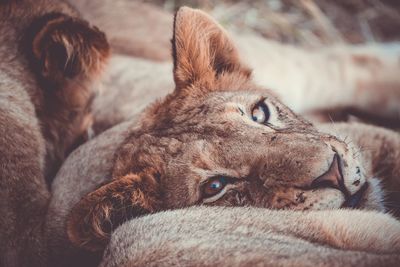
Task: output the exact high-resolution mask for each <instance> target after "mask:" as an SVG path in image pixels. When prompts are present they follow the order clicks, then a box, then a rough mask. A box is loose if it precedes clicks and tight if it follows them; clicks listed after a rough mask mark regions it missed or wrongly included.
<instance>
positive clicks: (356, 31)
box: [141, 0, 400, 47]
mask: <svg viewBox="0 0 400 267" xmlns="http://www.w3.org/2000/svg"><path fill="white" fill-rule="evenodd" d="M141 1H143V2H148V3H153V4H157V5H159V6H161V7H162V8H164V9H166V10H169V11H174V10H176V9H177V8H178V7H179V6H182V5H187V6H191V7H196V8H201V9H203V10H206V11H207V12H209V13H210V14H211V15H212V16H214V17H215V18H216V19H217V20H218V21H219V22H221V23H222V24H223V25H224V26H225V27H230V28H234V29H236V30H240V31H255V32H257V33H259V34H261V35H263V36H265V37H267V38H271V39H275V40H278V41H281V42H286V43H293V44H300V45H303V46H311V47H314V46H319V45H324V44H331V43H343V42H346V43H353V44H357V43H364V42H390V41H400V0H381V1H379V0H244V1H234V0H223V1H211V0H141Z"/></svg>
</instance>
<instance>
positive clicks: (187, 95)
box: [47, 8, 400, 260]
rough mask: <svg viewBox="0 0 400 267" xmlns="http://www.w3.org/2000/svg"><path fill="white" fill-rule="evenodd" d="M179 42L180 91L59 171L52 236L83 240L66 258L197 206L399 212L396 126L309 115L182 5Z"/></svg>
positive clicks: (209, 22) (176, 72) (175, 42)
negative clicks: (144, 219)
mask: <svg viewBox="0 0 400 267" xmlns="http://www.w3.org/2000/svg"><path fill="white" fill-rule="evenodd" d="M172 47H173V49H172V50H173V62H174V65H173V78H174V82H175V90H174V91H173V92H171V93H170V94H169V95H168V96H166V97H165V98H164V99H161V100H158V101H156V102H155V103H154V104H152V105H150V106H149V107H148V108H146V109H145V110H144V111H143V112H142V113H141V114H140V115H139V116H137V117H136V118H132V119H131V120H130V121H128V122H124V123H122V124H120V125H117V126H115V127H114V128H112V129H110V130H107V131H106V132H104V133H103V134H101V135H99V136H98V137H96V138H95V139H93V140H91V141H89V142H88V143H86V144H85V145H83V146H81V147H80V148H79V149H78V150H76V151H75V152H74V153H73V154H72V155H71V156H70V157H69V158H68V159H67V161H66V162H65V164H64V165H63V167H62V168H61V170H60V172H59V173H58V176H57V178H56V180H55V182H54V184H53V194H54V195H55V198H54V200H53V201H52V203H51V204H50V207H49V213H48V228H47V230H48V236H49V238H52V239H53V240H54V243H57V242H59V241H60V240H64V239H65V238H66V236H65V235H68V238H69V240H70V242H72V243H73V244H74V245H75V248H71V247H70V245H71V244H64V245H61V246H59V245H54V246H52V247H54V248H55V250H57V251H55V252H53V253H54V254H58V256H57V255H55V256H54V257H55V258H57V257H61V258H62V257H63V256H60V254H65V255H66V256H65V255H64V256H65V257H67V258H68V259H69V260H71V257H70V256H69V254H68V253H69V252H68V250H71V249H75V250H76V249H78V250H80V252H79V253H84V252H83V251H85V250H86V251H87V252H86V253H88V254H90V252H92V253H93V254H92V255H95V256H96V255H97V257H98V255H99V253H102V251H103V250H104V248H105V247H106V246H107V244H108V242H109V240H110V237H111V235H112V232H113V231H114V230H115V229H116V228H117V227H118V226H119V225H121V224H123V223H124V222H126V221H128V220H130V219H132V218H137V217H139V216H143V215H147V214H151V213H155V212H159V211H163V210H170V209H179V208H185V207H190V206H195V205H207V206H224V207H226V206H229V207H237V206H240V207H248V206H252V207H256V208H264V209H274V210H275V209H278V210H281V209H285V210H291V211H293V210H297V211H303V212H304V211H315V210H334V209H342V208H343V209H364V210H375V211H385V210H388V209H389V208H390V207H388V206H385V201H384V200H385V199H384V192H383V188H382V184H383V183H384V184H385V185H388V186H390V187H391V188H399V181H398V180H397V177H398V176H399V173H400V169H399V168H400V166H399V163H398V160H397V159H398V157H399V151H400V136H399V135H398V134H397V133H396V132H393V131H390V130H387V129H383V128H378V127H374V126H368V125H363V124H337V125H335V127H332V126H331V125H319V126H316V125H313V124H312V123H310V122H308V121H307V120H305V119H304V118H302V117H301V116H300V115H298V114H296V113H294V112H293V111H292V110H291V109H290V108H288V107H287V106H286V105H284V104H283V103H282V102H281V101H280V100H279V99H278V98H277V97H276V96H275V95H274V93H272V92H271V91H269V90H267V89H264V88H262V87H260V86H258V85H256V84H255V83H254V82H253V81H252V77H251V69H250V68H249V67H247V66H246V65H245V64H244V63H242V61H241V60H240V58H239V53H238V50H237V49H236V48H235V46H234V44H233V42H232V41H231V39H230V38H229V37H228V35H227V33H226V32H225V31H224V30H223V29H222V28H221V26H219V25H218V23H216V22H215V21H214V20H213V19H212V18H211V17H210V16H208V15H207V14H205V13H203V12H202V11H199V10H193V9H190V8H181V9H179V11H178V12H177V14H176V16H175V20H174V31H173V39H172ZM142 90H143V93H144V94H145V92H146V91H145V90H146V88H145V87H143V89H142ZM141 100H142V99H137V102H132V103H131V105H132V106H134V107H135V106H140V102H141ZM359 147H368V150H365V151H362V152H361V151H360V149H359ZM382 168H384V169H385V170H387V172H385V173H380V170H382ZM378 177H379V178H380V179H378ZM57 196H60V197H57ZM64 227H66V230H65V228H64ZM331 231H332V232H333V231H335V229H331ZM360 242H361V241H360ZM365 242H366V244H367V245H366V246H367V247H368V244H369V241H365ZM382 242H383V241H382ZM63 246H65V247H63ZM95 258H96V257H95Z"/></svg>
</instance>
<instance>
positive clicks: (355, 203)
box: [342, 182, 369, 209]
mask: <svg viewBox="0 0 400 267" xmlns="http://www.w3.org/2000/svg"><path fill="white" fill-rule="evenodd" d="M368 187H369V184H368V182H365V183H364V184H363V185H362V187H361V188H360V190H358V191H357V192H356V193H354V194H353V195H350V196H348V197H347V198H346V200H345V202H344V203H343V205H342V208H352V209H356V208H358V207H359V204H360V202H361V200H362V198H363V196H364V195H365V192H366V191H367V189H368Z"/></svg>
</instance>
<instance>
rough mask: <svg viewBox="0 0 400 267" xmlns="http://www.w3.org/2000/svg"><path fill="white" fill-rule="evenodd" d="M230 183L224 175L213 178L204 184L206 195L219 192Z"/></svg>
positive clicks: (209, 195)
mask: <svg viewBox="0 0 400 267" xmlns="http://www.w3.org/2000/svg"><path fill="white" fill-rule="evenodd" d="M227 184H228V180H227V179H226V178H225V177H223V176H218V177H214V178H211V179H210V180H208V181H207V182H206V183H205V184H204V185H203V194H204V196H205V197H212V196H215V195H216V194H218V193H219V192H221V191H222V189H224V187H225V186H226V185H227Z"/></svg>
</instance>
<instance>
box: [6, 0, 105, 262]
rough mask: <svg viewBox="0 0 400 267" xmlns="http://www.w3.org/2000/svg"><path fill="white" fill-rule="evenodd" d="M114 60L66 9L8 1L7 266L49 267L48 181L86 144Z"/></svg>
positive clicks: (100, 35)
mask: <svg viewBox="0 0 400 267" xmlns="http://www.w3.org/2000/svg"><path fill="white" fill-rule="evenodd" d="M108 54H109V46H108V43H107V41H106V39H105V36H104V34H103V33H102V32H100V31H99V30H98V29H97V28H94V27H91V26H90V25H89V24H88V23H87V22H85V21H83V20H81V19H80V18H79V17H78V15H77V12H76V11H75V10H73V9H72V8H71V7H70V6H69V5H67V4H65V3H64V2H59V1H50V0H49V1H47V0H40V1H30V0H21V1H17V0H7V1H1V2H0V57H1V58H2V60H1V62H0V151H1V156H0V166H1V168H0V203H1V204H0V213H1V214H2V216H1V218H0V266H46V258H47V256H46V250H47V247H46V245H47V244H46V241H45V239H44V236H43V235H44V227H43V226H44V220H45V215H46V212H47V206H48V202H49V198H50V193H49V191H48V185H47V184H46V181H47V183H50V181H51V180H52V179H53V177H54V175H55V173H56V171H57V169H58V167H59V166H60V165H61V163H62V161H63V160H64V158H65V157H66V156H67V155H68V153H69V152H71V151H72V149H74V148H75V147H76V146H77V145H78V144H79V143H81V142H82V141H83V140H84V138H85V137H84V136H85V135H86V131H87V129H88V127H89V126H90V123H91V120H90V103H91V100H92V98H93V96H94V94H95V92H96V90H95V89H94V88H93V86H94V84H95V81H96V80H97V79H98V76H99V74H100V72H101V70H102V68H103V65H104V63H105V60H106V58H107V57H108Z"/></svg>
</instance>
